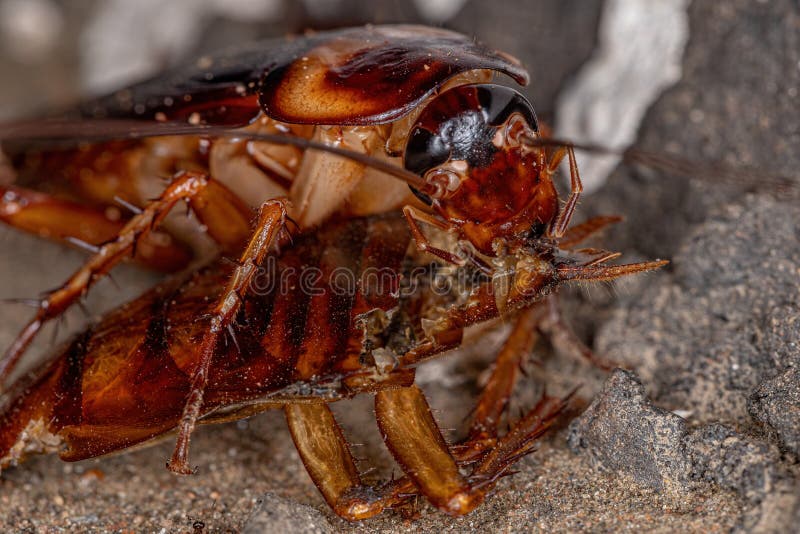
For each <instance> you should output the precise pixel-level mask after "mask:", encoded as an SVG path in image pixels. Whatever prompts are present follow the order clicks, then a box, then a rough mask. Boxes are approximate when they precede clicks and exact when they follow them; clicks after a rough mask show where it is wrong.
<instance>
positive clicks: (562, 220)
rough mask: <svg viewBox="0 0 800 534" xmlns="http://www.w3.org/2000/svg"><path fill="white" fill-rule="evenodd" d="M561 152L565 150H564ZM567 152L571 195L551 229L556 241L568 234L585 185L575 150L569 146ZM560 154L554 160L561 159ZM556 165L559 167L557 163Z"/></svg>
mask: <svg viewBox="0 0 800 534" xmlns="http://www.w3.org/2000/svg"><path fill="white" fill-rule="evenodd" d="M561 150H563V148H562V149H561ZM566 151H567V156H568V158H569V181H570V193H569V197H567V202H566V203H565V204H564V207H563V208H562V209H561V213H559V214H558V218H557V219H556V221H555V223H554V224H553V226H552V228H551V229H550V237H553V238H555V239H559V238H561V237H563V236H564V234H565V233H566V231H567V227H568V226H569V222H570V220H572V214H573V213H574V212H575V206H576V205H577V204H578V199H579V198H580V196H581V193H582V192H583V183H582V182H581V176H580V173H579V172H578V163H577V162H576V161H575V149H573V148H572V147H571V146H568V147H566ZM559 154H561V152H560V151H559V152H557V153H556V157H555V158H554V159H557V158H559ZM560 158H563V154H562V155H560ZM555 165H556V166H557V163H556V164H555ZM550 166H551V167H552V166H553V162H551V163H550Z"/></svg>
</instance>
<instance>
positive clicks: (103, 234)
mask: <svg viewBox="0 0 800 534" xmlns="http://www.w3.org/2000/svg"><path fill="white" fill-rule="evenodd" d="M0 221H3V222H4V223H6V224H8V225H9V226H12V227H14V228H17V229H19V230H23V231H25V232H28V233H31V234H34V235H36V236H38V237H44V238H47V239H54V240H58V241H61V242H66V243H70V244H73V245H74V244H75V243H76V242H77V243H88V244H90V245H94V246H96V247H99V246H101V245H102V244H103V243H106V242H108V241H110V240H112V239H114V238H116V237H117V236H118V235H119V234H120V232H121V230H122V228H123V227H124V226H125V221H124V220H113V219H111V218H109V217H108V216H107V214H106V213H105V212H104V211H102V210H99V209H96V208H91V207H88V206H84V205H82V204H78V203H76V202H71V201H68V200H63V199H60V198H56V197H53V196H51V195H48V194H46V193H41V192H39V191H34V190H31V189H25V188H21V187H14V186H6V187H3V186H0ZM136 252H137V255H136V258H135V260H136V261H138V262H140V263H142V264H144V265H147V266H149V267H152V268H154V269H157V270H159V271H165V272H174V271H177V270H179V269H182V268H183V267H185V266H186V265H188V263H189V261H191V259H192V254H191V252H190V251H189V250H188V249H187V248H186V247H184V246H181V245H180V244H179V243H176V242H175V241H174V240H171V241H170V242H169V243H166V244H164V243H163V240H162V239H146V238H145V242H144V244H143V246H140V247H138V248H137V250H136Z"/></svg>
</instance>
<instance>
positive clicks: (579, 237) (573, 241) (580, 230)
mask: <svg viewBox="0 0 800 534" xmlns="http://www.w3.org/2000/svg"><path fill="white" fill-rule="evenodd" d="M620 221H622V217H619V216H616V215H599V216H597V217H592V218H591V219H589V220H588V221H584V222H582V223H580V224H576V225H573V226H571V227H569V228H568V229H567V231H566V232H564V235H563V236H562V237H561V239H559V240H558V247H559V248H561V249H565V250H566V249H571V248H572V247H574V246H575V245H577V244H579V243H581V242H583V241H585V240H586V239H588V238H589V237H591V236H592V235H594V234H596V233H597V232H600V231H601V230H603V229H605V228H606V227H607V226H609V225H611V224H614V223H618V222H620Z"/></svg>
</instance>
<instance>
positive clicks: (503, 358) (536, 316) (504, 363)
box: [469, 304, 544, 441]
mask: <svg viewBox="0 0 800 534" xmlns="http://www.w3.org/2000/svg"><path fill="white" fill-rule="evenodd" d="M543 313H544V312H543V309H542V306H541V305H540V304H537V305H534V306H532V307H530V308H527V309H525V310H522V312H520V315H519V316H518V317H517V319H516V321H515V323H514V326H513V328H512V330H511V333H510V334H509V336H508V339H506V342H505V343H504V344H503V348H502V349H500V352H499V353H498V355H497V358H496V359H495V362H494V366H493V368H492V373H491V375H490V376H489V380H488V381H487V382H486V385H485V386H484V388H483V391H482V392H481V396H480V398H479V399H478V402H477V404H476V406H475V409H474V410H473V414H472V425H471V426H470V430H469V437H470V440H472V441H480V440H483V439H493V438H495V437H496V436H497V425H498V424H499V423H500V419H501V417H502V415H503V411H504V410H505V408H506V406H507V405H508V400H509V398H510V397H511V393H512V391H513V389H514V384H515V383H516V380H517V376H518V374H519V370H520V366H521V365H522V363H523V361H524V359H525V358H526V357H527V356H528V355H529V354H530V352H531V351H532V350H533V347H534V346H535V345H536V342H537V341H538V338H539V336H538V333H537V326H538V324H539V322H540V321H541V320H542V316H543Z"/></svg>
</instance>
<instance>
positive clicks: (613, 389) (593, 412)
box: [568, 369, 689, 491]
mask: <svg viewBox="0 0 800 534" xmlns="http://www.w3.org/2000/svg"><path fill="white" fill-rule="evenodd" d="M685 435H686V422H685V421H684V420H683V419H682V418H681V417H678V416H677V415H675V414H672V413H670V412H667V411H665V410H662V409H660V408H656V407H654V406H653V405H652V404H651V403H650V401H649V400H648V399H647V397H646V396H645V393H644V386H642V383H641V381H640V380H639V379H638V377H636V375H634V374H633V373H631V372H629V371H623V370H621V369H617V370H615V371H614V373H613V374H612V375H611V377H610V378H609V379H608V381H607V382H606V384H605V386H604V387H603V391H602V393H601V394H600V395H598V396H597V397H596V398H595V399H594V401H593V402H592V404H591V405H590V406H589V408H588V409H587V410H586V411H585V412H584V413H583V415H581V417H580V418H578V419H576V420H575V421H573V422H572V424H571V425H570V429H569V437H568V444H569V447H570V449H571V450H572V451H573V452H576V453H583V454H587V455H588V456H589V458H591V460H592V463H593V464H595V465H596V466H599V467H601V468H603V469H607V470H610V471H621V472H624V473H627V474H629V475H630V476H631V477H633V479H634V480H636V481H637V482H638V483H639V484H642V485H645V486H648V487H652V488H654V489H656V490H659V491H663V490H678V489H681V488H684V487H685V486H686V484H687V483H688V482H689V478H688V473H689V461H688V458H687V455H686V452H685V451H684V447H683V437H684V436H685Z"/></svg>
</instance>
